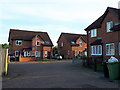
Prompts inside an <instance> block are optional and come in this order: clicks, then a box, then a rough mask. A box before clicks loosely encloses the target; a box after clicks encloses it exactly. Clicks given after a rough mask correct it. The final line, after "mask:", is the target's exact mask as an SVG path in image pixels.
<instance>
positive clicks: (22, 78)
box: [2, 60, 118, 88]
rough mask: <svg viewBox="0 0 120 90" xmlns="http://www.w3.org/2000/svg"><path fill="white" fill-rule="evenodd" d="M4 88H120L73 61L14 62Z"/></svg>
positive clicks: (99, 73) (114, 82)
mask: <svg viewBox="0 0 120 90" xmlns="http://www.w3.org/2000/svg"><path fill="white" fill-rule="evenodd" d="M2 87H3V88H118V83H117V81H112V82H111V81H110V80H109V79H107V78H104V74H103V73H101V72H94V71H93V70H91V69H88V68H85V67H83V66H82V65H81V64H72V61H71V60H63V61H48V62H40V61H38V62H12V63H10V64H9V72H8V76H5V77H3V79H2Z"/></svg>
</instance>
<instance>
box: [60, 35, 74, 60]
mask: <svg viewBox="0 0 120 90" xmlns="http://www.w3.org/2000/svg"><path fill="white" fill-rule="evenodd" d="M61 43H63V47H61ZM68 50H70V53H71V51H72V48H71V45H70V44H69V42H68V41H67V40H66V39H65V38H64V36H61V38H60V40H59V42H58V53H59V54H60V55H62V56H64V58H66V59H67V58H72V57H71V54H70V55H68Z"/></svg>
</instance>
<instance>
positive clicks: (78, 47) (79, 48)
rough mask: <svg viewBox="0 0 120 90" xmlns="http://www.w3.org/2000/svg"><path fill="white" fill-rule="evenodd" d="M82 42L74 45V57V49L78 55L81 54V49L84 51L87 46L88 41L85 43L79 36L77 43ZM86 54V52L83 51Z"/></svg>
mask: <svg viewBox="0 0 120 90" xmlns="http://www.w3.org/2000/svg"><path fill="white" fill-rule="evenodd" d="M79 42H82V46H72V57H74V53H73V51H75V50H77V55H78V54H79V51H84V50H85V48H87V43H85V42H84V41H83V40H82V39H81V38H78V40H77V41H76V43H79ZM83 55H84V52H83Z"/></svg>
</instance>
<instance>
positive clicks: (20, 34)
mask: <svg viewBox="0 0 120 90" xmlns="http://www.w3.org/2000/svg"><path fill="white" fill-rule="evenodd" d="M36 35H38V36H40V37H41V38H42V39H43V41H48V42H50V43H49V45H52V46H53V43H52V41H51V39H50V37H49V35H48V33H47V32H37V31H27V30H19V29H10V32H9V39H8V42H9V41H10V39H11V40H32V39H33V37H35V36H36Z"/></svg>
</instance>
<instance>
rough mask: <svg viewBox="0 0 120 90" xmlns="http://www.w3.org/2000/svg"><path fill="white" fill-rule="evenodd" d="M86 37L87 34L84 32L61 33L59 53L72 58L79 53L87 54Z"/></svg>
mask: <svg viewBox="0 0 120 90" xmlns="http://www.w3.org/2000/svg"><path fill="white" fill-rule="evenodd" d="M86 39H87V36H86V35H84V34H73V33H61V35H60V37H59V39H58V41H57V44H58V54H60V55H62V56H63V58H65V59H71V58H73V57H74V56H78V54H80V55H87V52H86V48H87V42H86Z"/></svg>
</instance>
